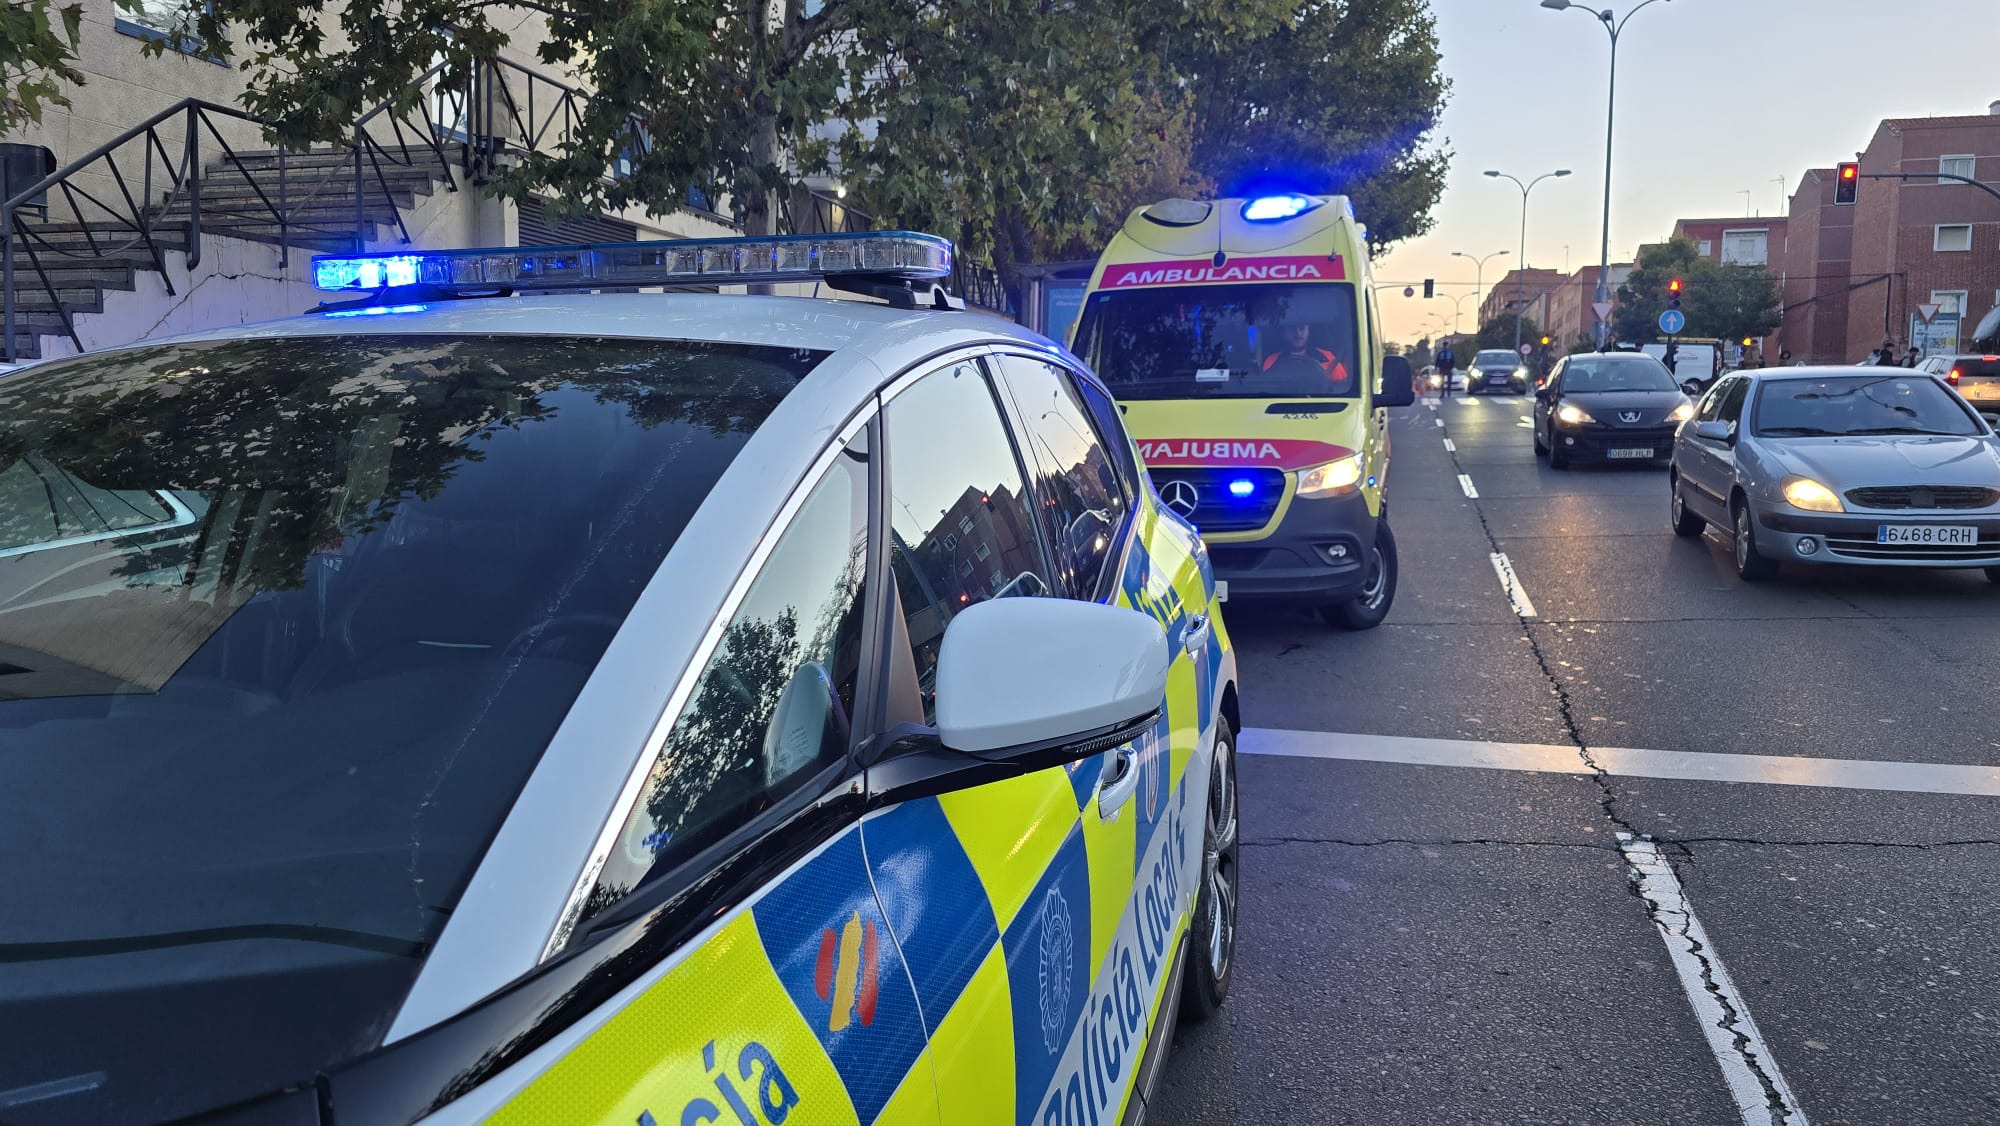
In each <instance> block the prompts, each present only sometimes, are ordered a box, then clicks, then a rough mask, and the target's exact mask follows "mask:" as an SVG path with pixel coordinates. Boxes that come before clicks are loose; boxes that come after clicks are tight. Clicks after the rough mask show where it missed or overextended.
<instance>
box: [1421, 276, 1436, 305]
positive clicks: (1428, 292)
mask: <svg viewBox="0 0 2000 1126" xmlns="http://www.w3.org/2000/svg"><path fill="white" fill-rule="evenodd" d="M1436 296H1437V279H1436V278H1425V279H1424V300H1426V301H1429V300H1430V299H1431V298H1433V297H1436Z"/></svg>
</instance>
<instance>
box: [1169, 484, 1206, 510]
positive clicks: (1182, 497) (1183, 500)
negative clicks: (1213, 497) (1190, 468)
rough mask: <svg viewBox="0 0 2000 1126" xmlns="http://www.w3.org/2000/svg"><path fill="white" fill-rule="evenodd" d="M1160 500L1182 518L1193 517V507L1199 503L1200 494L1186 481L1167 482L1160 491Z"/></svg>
mask: <svg viewBox="0 0 2000 1126" xmlns="http://www.w3.org/2000/svg"><path fill="white" fill-rule="evenodd" d="M1160 499H1161V500H1164V501H1166V502H1167V507H1168V508H1171V509H1173V510H1174V511H1175V512H1178V513H1180V514H1181V515H1182V516H1193V515H1194V510H1195V507H1196V506H1197V505H1199V504H1200V503H1201V493H1200V492H1199V491H1198V490H1197V489H1196V488H1195V487H1194V486H1193V485H1190V484H1188V483H1187V482H1186V481H1168V482H1167V485H1166V487H1165V488H1163V489H1161V490H1160Z"/></svg>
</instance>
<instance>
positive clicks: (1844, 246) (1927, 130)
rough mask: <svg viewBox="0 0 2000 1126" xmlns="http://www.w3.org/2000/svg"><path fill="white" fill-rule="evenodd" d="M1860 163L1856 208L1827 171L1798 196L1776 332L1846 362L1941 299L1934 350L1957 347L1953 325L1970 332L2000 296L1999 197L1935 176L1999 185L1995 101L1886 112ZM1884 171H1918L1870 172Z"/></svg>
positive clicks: (1904, 337) (1792, 345) (1999, 127)
mask: <svg viewBox="0 0 2000 1126" xmlns="http://www.w3.org/2000/svg"><path fill="white" fill-rule="evenodd" d="M1860 164H1861V174H1862V180H1861V184H1860V187H1859V200H1858V202H1857V203H1856V204H1854V205H1853V206H1842V205H1839V204H1835V203H1834V202H1833V171H1832V170H1831V169H1825V168H1822V169H1814V170H1812V171H1810V172H1808V173H1806V176H1805V178H1804V180H1803V181H1802V182H1801V184H1800V190H1799V191H1798V192H1797V193H1796V194H1795V195H1794V196H1793V197H1792V209H1791V216H1790V230H1791V239H1790V242H1791V246H1790V249H1789V250H1788V251H1787V252H1786V255H1785V273H1786V275H1787V279H1788V280H1787V283H1786V287H1785V307H1786V323H1785V326H1784V327H1783V328H1782V329H1781V330H1780V336H1779V339H1780V341H1781V342H1782V344H1783V346H1784V347H1786V348H1789V349H1790V350H1791V351H1792V354H1793V355H1794V357H1795V358H1797V359H1800V360H1809V361H1812V362H1827V363H1839V362H1849V363H1851V362H1853V361H1855V360H1858V359H1860V358H1862V357H1864V356H1866V355H1867V354H1868V352H1869V351H1870V350H1871V349H1873V348H1876V347H1879V346H1880V345H1881V343H1882V341H1883V340H1884V339H1885V338H1887V339H1890V340H1893V341H1894V342H1895V344H1896V346H1897V348H1898V349H1899V350H1900V349H1902V348H1905V347H1908V346H1909V344H1910V343H1911V341H1912V339H1913V338H1917V337H1919V336H1920V335H1923V334H1924V331H1925V330H1924V328H1923V322H1922V320H1921V318H1920V316H1919V306H1923V305H1935V306H1938V308H1939V309H1940V311H1941V313H1942V314H1943V315H1942V316H1941V318H1940V319H1939V320H1938V321H1936V322H1934V325H1933V326H1932V329H1931V330H1930V335H1931V336H1932V340H1931V348H1930V350H1931V351H1948V350H1951V349H1954V348H1956V347H1958V346H1959V345H1960V343H1961V342H1960V341H1959V339H1958V336H1957V331H1956V330H1955V329H1953V327H1952V326H1953V325H1954V324H1955V325H1957V326H1960V327H1962V328H1964V329H1965V330H1967V331H1969V329H1970V326H1972V325H1974V324H1976V323H1977V322H1978V320H1979V319H1980V318H1981V317H1982V316H1984V315H1985V314H1986V313H1987V312H1988V311H1989V310H1991V309H1992V308H1993V307H1994V306H1995V305H1996V304H2000V199H1995V198H1993V197H1992V196H1991V195H1988V194H1987V193H1986V192H1985V191H1983V190H1981V189H1979V188H1976V187H1972V186H1970V185H1967V184H1961V183H1955V182H1952V181H1949V180H1939V179H1936V178H1934V177H1935V174H1936V173H1939V172H1944V173H1952V174H1956V175H1960V176H1968V177H1971V178H1973V179H1976V180H1979V181H1981V182H1982V183H1986V184H1993V185H1996V186H2000V102H1996V103H1994V106H1993V108H1992V111H1991V112H1989V113H1986V114H1980V115H1968V116H1962V117H1931V118H1893V119H1890V120H1887V121H1884V122H1882V123H1881V125H1879V126H1878V127H1877V128H1876V130H1875V135H1874V137H1873V138H1871V139H1870V140H1869V142H1868V147H1867V149H1866V150H1865V151H1863V152H1862V154H1861V157H1860ZM1883 173H1891V174H1902V175H1912V176H1915V177H1917V178H1914V179H1908V180H1874V179H1869V178H1868V177H1869V176H1871V175H1874V174H1883ZM1967 343H1969V342H1967Z"/></svg>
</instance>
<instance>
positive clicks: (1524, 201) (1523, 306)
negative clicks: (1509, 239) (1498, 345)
mask: <svg viewBox="0 0 2000 1126" xmlns="http://www.w3.org/2000/svg"><path fill="white" fill-rule="evenodd" d="M1486 174H1487V175H1488V176H1492V177H1494V178H1496V179H1501V180H1512V181H1514V186H1515V187H1517V188H1520V189H1521V256H1520V257H1519V258H1516V259H1514V278H1515V281H1516V284H1515V286H1514V301H1515V306H1516V308H1515V309H1514V351H1515V352H1519V351H1520V350H1521V318H1522V317H1523V316H1525V315H1526V314H1527V311H1528V273H1527V270H1528V193H1529V192H1531V191H1534V190H1535V185H1536V184H1539V183H1541V182H1542V181H1543V180H1546V179H1548V178H1549V177H1551V176H1567V175H1569V169H1567V168H1558V169H1556V170H1555V171H1554V172H1544V173H1542V174H1541V175H1539V176H1537V177H1535V178H1534V179H1532V180H1530V181H1528V182H1527V183H1525V184H1523V183H1522V182H1521V179H1520V177H1518V176H1509V175H1508V174H1506V173H1505V172H1488V173H1486Z"/></svg>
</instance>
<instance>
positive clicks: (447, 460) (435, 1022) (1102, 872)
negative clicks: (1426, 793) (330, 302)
mask: <svg viewBox="0 0 2000 1126" xmlns="http://www.w3.org/2000/svg"><path fill="white" fill-rule="evenodd" d="M950 255H951V247H950V245H949V244H948V243H946V242H944V241H942V240H939V239H935V238H932V237H929V236H924V235H916V234H907V233H896V232H890V233H871V234H866V235H848V236H826V237H811V238H781V239H750V240H708V241H699V242H668V243H637V244H623V245H617V246H597V247H571V248H553V249H550V248H535V249H532V250H523V249H504V250H478V251H453V252H445V253H435V254H429V253H427V254H413V255H372V256H360V257H353V258H327V259H321V260H318V261H317V262H316V263H315V276H316V278H317V281H318V283H319V284H320V286H321V287H322V288H325V289H329V290H333V291H335V292H338V293H342V294H345V295H346V296H348V297H352V298H355V300H352V301H347V302H343V303H341V304H340V305H338V306H335V307H330V308H327V309H326V310H325V311H323V312H319V313H316V314H314V315H309V316H306V317H302V318H297V319H293V320H287V321H280V322H275V323H271V324H264V325H255V326H248V327H240V328H231V329H227V330H223V331H217V332H209V333H204V334H197V335H193V336H187V337H181V338H178V339H175V340H171V341H166V342H154V343H146V344H140V345H134V346H131V347H127V348H122V349H118V350H115V351H109V352H103V353H97V354H92V355H87V356H83V357H80V358H76V359H72V360H67V361H60V362H51V363H47V364H41V365H37V366H36V367H34V368H31V369H28V370H25V371H22V372H18V373H15V374H13V375H10V376H8V377H6V378H5V379H0V839H4V840H5V842H6V845H5V848H6V855H7V863H6V864H5V865H0V901H4V902H5V903H6V904H7V909H6V910H5V911H4V912H0V1121H5V1122H6V1123H7V1124H8V1126H44V1124H52V1123H63V1124H71V1123H81V1122H91V1123H109V1124H116V1123H137V1122H158V1121H169V1120H180V1119H184V1118H194V1119H197V1120H202V1121H212V1122H225V1123H229V1124H232V1126H265V1124H269V1126H305V1124H319V1126H346V1124H350V1123H359V1124H367V1126H383V1124H392V1123H411V1122H419V1121H421V1122H426V1123H440V1124H445V1123H469V1122H477V1121H493V1122H499V1123H596V1122H602V1123H617V1124H620V1126H633V1124H638V1126H676V1124H679V1126H688V1124H696V1123H702V1124H720V1123H727V1124H731V1126H778V1124H780V1123H792V1124H795V1126H796V1124H799V1123H841V1122H848V1123H860V1124H866V1123H890V1124H899V1126H900V1124H906V1123H953V1124H957V1123H1004V1124H1014V1126H1025V1124H1027V1123H1030V1122H1032V1123H1036V1124H1061V1123H1066V1124H1072V1126H1074V1124H1082V1123H1114V1122H1119V1121H1126V1122H1134V1121H1139V1120H1142V1119H1143V1118H1144V1116H1145V1100H1146V1097H1147V1095H1148V1093H1149V1092H1150V1091H1151V1090H1152V1087H1153V1084H1154V1080H1155V1079H1156V1077H1157V1075H1158V1073H1159V1068H1160V1065H1161V1061H1162V1059H1163V1057H1164V1055H1165V1053H1166V1050H1167V1044H1168V1040H1169V1035H1170V1033H1171V1030H1172V1028H1173V1026H1174V1023H1175V1020H1176V1017H1177V1014H1178V1013H1179V1012H1180V1011H1182V1010H1186V1011H1188V1012H1191V1013H1193V1014H1196V1015H1201V1014H1206V1013H1208V1012H1211V1011H1213V1010H1214V1009H1215V1008H1216V1006H1218V1005H1220V1004H1221V1003H1222V1001H1223V998H1224V996H1225V994H1226V992H1227V990H1228V986H1229V980H1230V967H1231V955H1232V951H1233V946H1234V938H1235V918H1236V890H1235V889H1236V859H1237V828H1236V825H1237V821H1236V788H1235V777H1236V775H1235V767H1234V763H1233V758H1232V753H1233V745H1234V739H1233V732H1234V731H1235V729H1236V725H1237V707H1236V698H1237V686H1236V667H1235V660H1234V657H1233V655H1232V650H1231V648H1230V644H1229V640H1228V637H1227V635H1226V633H1225V631H1224V629H1223V625H1222V622H1221V620H1220V618H1219V617H1218V616H1217V606H1216V605H1215V604H1214V603H1213V602H1212V600H1211V597H1212V590H1213V580H1212V578H1211V571H1210V567H1209V563H1208V561H1207V557H1206V555H1205V554H1204V552H1203V549H1202V547H1201V545H1200V541H1199V539H1198V537H1197V536H1196V535H1195V534H1194V532H1193V531H1192V529H1191V528H1190V527H1189V526H1188V525H1187V524H1186V523H1185V522H1184V521H1182V520H1181V519H1180V518H1178V517H1177V516H1174V515H1173V514H1171V513H1170V512H1167V511H1165V510H1163V508H1162V506H1161V505H1160V504H1159V503H1158V501H1157V500H1156V499H1155V497H1154V494H1153V492H1152V490H1151V488H1150V486H1149V485H1148V483H1147V479H1146V477H1145V476H1144V474H1143V472H1142V470H1141V468H1140V465H1139V463H1138V461H1137V459H1136V456H1135V450H1134V447H1133V444H1132V442H1131V440H1130V439H1129V438H1128V437H1127V435H1126V433H1125V431H1124V429H1123V425H1122V423H1121V422H1120V419H1119V413H1118V410H1117V408H1116V407H1115V406H1114V405H1113V403H1112V401H1111V399H1110V397H1109V396H1108V395H1107V394H1106V392H1105V390H1104V388H1103V387H1102V385H1101V384H1100V383H1099V382H1098V381H1097V380H1096V379H1095V378H1094V377H1093V376H1092V375H1090V374H1089V373H1088V372H1087V371H1085V370H1083V369H1082V368H1081V367H1080V366H1078V364H1077V362H1076V361H1075V359H1074V358H1073V357H1071V356H1069V355H1068V354H1067V353H1066V352H1064V351H1062V350H1061V349H1060V348H1058V347H1056V346H1055V345H1052V344H1050V343H1049V342H1048V341H1046V340H1044V339H1042V338H1041V337H1038V336H1035V335H1033V334H1032V333H1028V332H1025V331H1023V330H1020V329H1017V328H1015V327H1014V326H1012V325H1008V324H1005V323H1003V322H1000V321H997V320H993V319H989V318H985V317H980V316H976V315H973V314H969V313H965V312H962V311H946V309H945V307H947V306H949V305H950V304H952V302H951V301H950V300H949V299H948V298H946V297H945V296H944V295H943V293H942V290H941V289H940V287H939V286H940V282H939V279H942V278H944V277H946V276H947V275H948V273H949V270H950ZM801 281H804V282H811V283H814V284H816V285H823V286H826V287H828V288H839V289H845V290H853V291H858V292H865V293H868V294H871V295H872V296H874V297H875V298H877V299H878V300H877V301H875V302H858V301H834V300H824V299H813V298H799V297H779V296H734V295H721V294H716V293H662V292H650V293H649V292H637V291H636V290H640V289H645V288H647V287H656V288H657V287H674V286H679V287H686V286H694V285H700V286H717V285H725V284H728V285H733V284H739V283H775V282H801ZM621 288H622V289H626V290H634V291H632V292H622V293H621V292H601V291H603V290H611V289H621ZM540 290H560V291H563V292H561V293H537V292H536V291H540ZM592 291H598V292H592Z"/></svg>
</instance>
